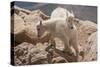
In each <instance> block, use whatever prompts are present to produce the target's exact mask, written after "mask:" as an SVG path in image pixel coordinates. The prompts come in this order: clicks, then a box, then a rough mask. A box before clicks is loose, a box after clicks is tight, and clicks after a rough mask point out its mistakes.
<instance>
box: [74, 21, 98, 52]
mask: <svg viewBox="0 0 100 67" xmlns="http://www.w3.org/2000/svg"><path fill="white" fill-rule="evenodd" d="M75 25H76V27H77V30H78V35H79V36H78V40H79V45H80V46H79V47H80V48H81V49H80V51H83V50H84V47H85V45H86V42H87V39H88V37H89V36H90V35H91V34H92V33H94V32H96V31H97V24H95V23H94V22H91V21H82V20H78V22H76V24H75Z"/></svg>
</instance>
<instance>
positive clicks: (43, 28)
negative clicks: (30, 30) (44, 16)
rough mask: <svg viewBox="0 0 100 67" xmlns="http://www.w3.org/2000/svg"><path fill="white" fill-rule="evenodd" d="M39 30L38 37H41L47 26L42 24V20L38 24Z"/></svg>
mask: <svg viewBox="0 0 100 67" xmlns="http://www.w3.org/2000/svg"><path fill="white" fill-rule="evenodd" d="M37 31H38V37H41V36H42V35H43V34H44V32H45V27H44V26H43V24H42V21H40V24H39V25H37Z"/></svg>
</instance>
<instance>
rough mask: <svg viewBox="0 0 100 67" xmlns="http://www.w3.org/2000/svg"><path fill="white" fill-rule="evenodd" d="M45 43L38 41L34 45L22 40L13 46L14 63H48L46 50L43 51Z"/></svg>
mask: <svg viewBox="0 0 100 67" xmlns="http://www.w3.org/2000/svg"><path fill="white" fill-rule="evenodd" d="M46 47H47V45H43V44H41V43H38V44H37V45H36V46H34V45H33V44H30V43H27V42H23V43H21V44H19V45H18V46H16V47H15V48H14V57H15V59H14V64H15V65H27V64H41V63H48V61H47V52H46V51H45V49H46Z"/></svg>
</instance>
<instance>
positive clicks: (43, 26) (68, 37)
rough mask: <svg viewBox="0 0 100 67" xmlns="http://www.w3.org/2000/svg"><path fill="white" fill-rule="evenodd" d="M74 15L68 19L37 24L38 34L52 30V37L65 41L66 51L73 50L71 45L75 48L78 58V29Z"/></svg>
mask: <svg viewBox="0 0 100 67" xmlns="http://www.w3.org/2000/svg"><path fill="white" fill-rule="evenodd" d="M73 19H74V18H73V17H69V18H67V19H66V20H65V19H62V18H59V19H51V20H47V21H43V22H40V25H38V26H37V29H38V35H39V36H40V37H41V36H42V35H43V33H44V32H45V31H48V32H50V34H51V36H52V37H58V38H60V39H61V40H62V41H63V42H64V46H65V49H64V50H65V51H67V52H72V51H71V46H72V47H73V48H74V49H75V52H76V57H77V58H76V60H78V54H79V50H78V40H77V37H78V34H77V29H76V27H75V25H74V23H73Z"/></svg>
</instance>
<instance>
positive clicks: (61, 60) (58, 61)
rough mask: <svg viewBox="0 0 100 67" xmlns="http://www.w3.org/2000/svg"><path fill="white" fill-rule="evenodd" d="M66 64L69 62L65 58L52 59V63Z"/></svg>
mask: <svg viewBox="0 0 100 67" xmlns="http://www.w3.org/2000/svg"><path fill="white" fill-rule="evenodd" d="M66 62H68V61H67V60H66V59H65V58H63V57H56V58H53V59H52V63H66Z"/></svg>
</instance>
